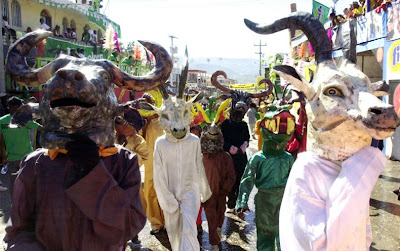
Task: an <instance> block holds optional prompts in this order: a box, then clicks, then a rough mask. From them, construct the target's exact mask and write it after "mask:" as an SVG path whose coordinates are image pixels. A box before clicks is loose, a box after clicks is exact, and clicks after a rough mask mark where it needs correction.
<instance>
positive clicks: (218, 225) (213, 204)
mask: <svg viewBox="0 0 400 251" xmlns="http://www.w3.org/2000/svg"><path fill="white" fill-rule="evenodd" d="M200 141H201V152H202V153H203V164H204V168H205V171H206V175H207V179H208V183H209V184H210V188H211V192H212V195H211V197H210V199H208V200H207V201H206V202H205V203H203V207H204V211H205V213H206V216H207V222H208V231H209V240H210V244H211V245H212V249H211V250H219V248H218V245H219V244H220V243H221V235H222V224H223V223H224V219H225V209H226V197H227V196H228V194H229V192H230V191H231V189H232V186H233V184H235V181H236V175H235V169H234V167H233V161H232V158H231V156H230V155H229V153H227V152H225V151H224V150H223V144H224V138H223V136H222V132H221V130H220V129H219V127H218V126H217V125H216V124H214V123H213V124H212V125H211V126H210V127H209V128H208V129H207V131H205V132H204V133H203V134H202V135H201V138H200Z"/></svg>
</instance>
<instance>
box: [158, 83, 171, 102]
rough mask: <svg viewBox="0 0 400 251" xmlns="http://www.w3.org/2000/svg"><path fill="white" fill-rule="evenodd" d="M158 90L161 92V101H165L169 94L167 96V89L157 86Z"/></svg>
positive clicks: (163, 86)
mask: <svg viewBox="0 0 400 251" xmlns="http://www.w3.org/2000/svg"><path fill="white" fill-rule="evenodd" d="M158 89H159V90H160V92H161V96H162V99H164V100H166V99H168V98H169V94H168V91H167V88H165V85H159V86H158Z"/></svg>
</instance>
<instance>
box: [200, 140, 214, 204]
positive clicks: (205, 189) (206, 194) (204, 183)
mask: <svg viewBox="0 0 400 251" xmlns="http://www.w3.org/2000/svg"><path fill="white" fill-rule="evenodd" d="M196 169H197V177H199V186H200V195H201V202H202V203H204V202H206V201H207V200H208V199H209V198H210V197H211V194H212V192H211V188H210V185H209V184H208V179H207V175H206V171H205V169H204V165H203V155H201V146H200V140H198V141H197V146H196Z"/></svg>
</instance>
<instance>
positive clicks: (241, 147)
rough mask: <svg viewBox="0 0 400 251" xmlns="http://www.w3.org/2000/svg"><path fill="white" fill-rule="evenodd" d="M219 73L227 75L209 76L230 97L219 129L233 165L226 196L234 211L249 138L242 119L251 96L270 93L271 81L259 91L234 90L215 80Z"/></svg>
mask: <svg viewBox="0 0 400 251" xmlns="http://www.w3.org/2000/svg"><path fill="white" fill-rule="evenodd" d="M219 75H222V76H224V77H225V78H226V77H227V76H226V73H225V72H223V71H217V72H215V73H214V74H213V75H212V76H211V83H212V84H213V85H214V86H215V87H217V88H218V89H220V90H222V91H223V92H227V93H229V94H230V97H231V98H232V102H231V110H230V117H229V119H227V120H225V121H224V122H223V123H222V125H221V130H222V134H223V136H224V151H226V152H229V153H230V155H231V157H232V159H233V163H234V166H235V173H236V182H235V184H234V186H233V187H232V190H231V192H230V193H229V196H228V208H229V209H230V210H229V212H230V213H234V212H235V206H236V200H237V193H238V190H239V183H240V178H241V177H242V175H243V172H244V169H245V167H246V164H247V155H246V148H247V147H248V146H249V140H250V135H249V128H248V126H247V123H246V122H244V121H243V117H244V115H245V114H246V112H247V110H248V107H249V105H250V104H251V103H252V99H253V98H260V97H265V96H268V95H269V94H271V93H272V86H271V84H272V83H271V84H269V88H268V90H267V91H264V92H261V93H247V92H242V91H234V90H231V89H229V88H227V87H225V86H223V85H221V84H220V83H218V81H217V77H218V76H219Z"/></svg>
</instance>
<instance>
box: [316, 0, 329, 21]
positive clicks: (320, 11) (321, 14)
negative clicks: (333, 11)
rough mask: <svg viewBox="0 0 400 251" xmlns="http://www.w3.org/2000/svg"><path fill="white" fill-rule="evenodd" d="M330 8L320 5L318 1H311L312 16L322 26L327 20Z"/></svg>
mask: <svg viewBox="0 0 400 251" xmlns="http://www.w3.org/2000/svg"><path fill="white" fill-rule="evenodd" d="M329 10H330V8H329V7H327V6H325V5H323V4H321V3H320V2H318V1H315V0H313V9H312V14H313V16H314V17H315V18H316V19H318V20H319V21H320V22H321V23H322V24H325V23H326V21H327V20H328V14H329Z"/></svg>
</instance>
